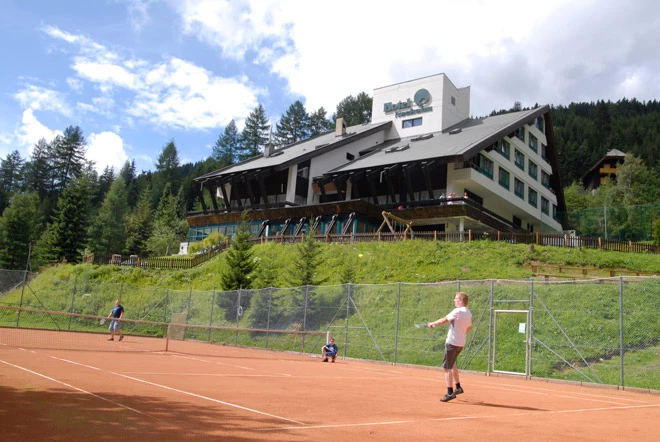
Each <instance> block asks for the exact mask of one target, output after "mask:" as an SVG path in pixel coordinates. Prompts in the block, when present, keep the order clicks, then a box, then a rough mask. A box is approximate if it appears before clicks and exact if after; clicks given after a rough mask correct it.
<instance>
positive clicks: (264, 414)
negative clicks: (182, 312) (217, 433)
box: [109, 371, 305, 425]
mask: <svg viewBox="0 0 660 442" xmlns="http://www.w3.org/2000/svg"><path fill="white" fill-rule="evenodd" d="M109 373H112V374H114V375H117V376H121V377H123V378H126V379H131V380H133V381H136V382H142V383H144V384H147V385H151V386H153V387H159V388H163V389H165V390H169V391H176V392H177V393H181V394H185V395H188V396H192V397H196V398H199V399H205V400H207V401H211V402H215V403H218V404H222V405H226V406H228V407H233V408H238V409H239V410H245V411H249V412H251V413H256V414H261V415H263V416H268V417H274V418H275V419H280V420H283V421H287V422H292V423H294V424H300V425H305V424H304V423H303V422H299V421H296V420H293V419H287V418H286V417H282V416H277V415H274V414H270V413H265V412H263V411H259V410H255V409H254V408H247V407H242V406H240V405H236V404H232V403H231V402H225V401H221V400H219V399H213V398H210V397H208V396H202V395H200V394H195V393H190V392H189V391H184V390H179V389H177V388H172V387H168V386H167V385H161V384H156V383H154V382H149V381H145V380H143V379H139V378H134V377H132V376H128V375H124V374H121V373H116V372H112V371H110V372H109Z"/></svg>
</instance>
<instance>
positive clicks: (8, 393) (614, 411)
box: [0, 335, 660, 442]
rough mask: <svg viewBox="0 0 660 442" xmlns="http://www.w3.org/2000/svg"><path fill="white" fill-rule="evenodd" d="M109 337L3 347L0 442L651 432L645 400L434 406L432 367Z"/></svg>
mask: <svg viewBox="0 0 660 442" xmlns="http://www.w3.org/2000/svg"><path fill="white" fill-rule="evenodd" d="M106 338H107V336H101V335H99V336H97V339H98V340H99V342H97V346H96V349H97V350H94V351H91V350H90V351H72V350H48V349H27V348H26V349H20V348H13V347H8V346H6V345H3V343H2V342H0V428H1V431H2V440H5V441H43V440H63V441H78V440H97V441H104V440H108V441H116V440H122V441H140V442H147V441H160V442H165V441H186V440H190V441H193V440H194V441H205V440H235V441H267V440H288V441H310V440H328V439H331V440H340V441H341V440H349V441H368V440H373V441H403V440H417V441H419V440H433V439H438V438H440V439H442V438H447V437H450V438H452V439H457V440H467V441H470V440H475V441H476V440H478V441H483V440H523V439H524V440H529V441H537V440H539V441H541V440H542V441H565V440H580V441H602V440H636V441H651V440H653V441H656V440H658V430H660V423H659V422H658V418H659V417H660V395H658V394H653V393H648V392H637V391H635V392H633V391H622V390H616V389H614V388H593V387H584V386H578V385H573V384H564V383H552V382H545V381H537V380H532V381H530V380H525V379H522V378H516V377H509V376H507V377H494V376H486V375H484V374H474V373H463V374H462V377H461V384H462V386H463V388H464V389H465V394H463V395H459V396H458V398H457V399H456V400H454V401H451V402H448V403H441V402H439V399H440V397H442V396H443V395H444V393H445V382H444V374H443V372H442V371H441V370H436V369H428V368H416V367H404V366H391V365H386V364H376V363H370V362H362V361H354V360H342V359H339V360H338V361H337V362H336V363H334V364H332V363H321V362H320V358H318V357H316V356H314V357H310V356H305V355H297V354H289V353H278V352H271V351H267V350H251V349H240V348H233V347H224V346H212V345H208V344H199V343H191V342H174V343H172V342H171V343H170V344H171V345H170V351H169V352H167V353H165V352H153V351H149V352H145V351H143V350H144V347H145V344H144V343H142V342H140V339H138V338H134V337H130V336H129V337H128V338H126V339H125V340H124V341H123V342H117V341H115V342H108V341H106V340H105V339H106ZM1 339H2V336H1V335H0V341H1ZM118 349H121V350H122V351H118V352H115V351H114V350H118ZM110 350H112V351H110ZM441 357H442V355H438V359H439V360H440V359H441Z"/></svg>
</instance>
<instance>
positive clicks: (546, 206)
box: [541, 197, 550, 215]
mask: <svg viewBox="0 0 660 442" xmlns="http://www.w3.org/2000/svg"><path fill="white" fill-rule="evenodd" d="M541 212H543V213H545V214H546V215H550V201H548V199H547V198H544V197H541Z"/></svg>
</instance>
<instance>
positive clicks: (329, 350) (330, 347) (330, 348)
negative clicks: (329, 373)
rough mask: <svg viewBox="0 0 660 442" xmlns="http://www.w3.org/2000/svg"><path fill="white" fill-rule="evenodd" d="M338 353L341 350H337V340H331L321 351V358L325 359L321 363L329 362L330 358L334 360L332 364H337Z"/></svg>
mask: <svg viewBox="0 0 660 442" xmlns="http://www.w3.org/2000/svg"><path fill="white" fill-rule="evenodd" d="M338 351H339V349H338V348H337V344H335V339H334V338H330V342H328V343H327V344H325V345H324V346H323V348H322V349H321V356H322V357H323V360H322V361H321V362H328V358H332V362H335V358H336V357H337V352H338Z"/></svg>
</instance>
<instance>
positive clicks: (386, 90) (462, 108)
mask: <svg viewBox="0 0 660 442" xmlns="http://www.w3.org/2000/svg"><path fill="white" fill-rule="evenodd" d="M420 89H426V90H427V91H429V93H430V95H431V100H430V101H429V102H428V103H426V104H425V105H424V106H419V105H418V104H416V103H415V99H414V97H415V94H416V93H417V92H418V91H419V90H420ZM452 97H454V101H455V104H452V103H451V98H452ZM388 103H390V104H393V105H395V106H396V105H398V104H399V103H406V104H409V105H410V107H405V108H402V109H396V110H390V111H386V110H385V105H386V104H388ZM423 109H429V111H428V112H420V113H413V114H410V115H405V113H407V112H409V111H421V110H423ZM371 113H372V116H371V118H372V122H373V123H381V122H385V121H392V122H393V126H392V130H391V133H390V134H389V135H388V138H403V137H409V136H417V135H422V134H427V133H430V132H439V131H442V130H444V129H446V128H448V127H450V126H453V125H454V124H456V123H458V122H460V121H463V120H465V119H467V118H469V116H470V88H469V87H465V88H461V89H457V88H456V87H455V86H454V84H453V83H452V82H451V81H450V80H449V78H447V76H446V75H444V74H437V75H432V76H429V77H424V78H420V79H417V80H411V81H406V82H404V83H398V84H394V85H391V86H386V87H382V88H378V89H374V96H373V105H372V111H371ZM398 113H399V114H398ZM400 113H404V115H401V114H400ZM414 118H422V125H421V126H416V127H410V128H405V129H404V128H403V121H405V120H410V119H414Z"/></svg>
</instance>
